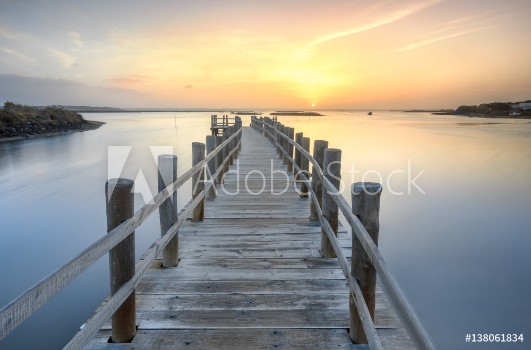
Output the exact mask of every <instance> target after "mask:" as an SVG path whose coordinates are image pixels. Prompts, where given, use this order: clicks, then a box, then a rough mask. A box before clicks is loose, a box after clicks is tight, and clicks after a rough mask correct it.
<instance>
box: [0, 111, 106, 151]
mask: <svg viewBox="0 0 531 350" xmlns="http://www.w3.org/2000/svg"><path fill="white" fill-rule="evenodd" d="M103 124H105V123H103V122H97V121H89V120H86V119H84V118H83V117H82V116H81V114H79V113H76V112H72V111H68V110H65V109H63V108H57V107H45V108H35V107H30V106H23V105H17V104H14V103H11V102H6V103H5V104H4V108H3V109H1V110H0V142H1V141H12V140H20V139H28V138H33V137H41V136H55V135H64V134H68V133H71V132H76V131H88V130H94V129H97V128H99V127H100V126H102V125H103Z"/></svg>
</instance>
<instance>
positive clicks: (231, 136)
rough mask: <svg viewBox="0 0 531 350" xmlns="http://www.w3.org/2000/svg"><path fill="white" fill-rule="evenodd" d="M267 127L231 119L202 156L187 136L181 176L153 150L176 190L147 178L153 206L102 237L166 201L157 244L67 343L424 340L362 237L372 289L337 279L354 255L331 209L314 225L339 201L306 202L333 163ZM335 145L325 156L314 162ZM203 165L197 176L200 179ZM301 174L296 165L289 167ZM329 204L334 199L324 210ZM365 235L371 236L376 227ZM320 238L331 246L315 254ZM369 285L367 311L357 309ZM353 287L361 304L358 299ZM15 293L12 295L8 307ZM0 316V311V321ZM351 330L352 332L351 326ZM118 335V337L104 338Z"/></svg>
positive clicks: (207, 345) (412, 343)
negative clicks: (189, 161)
mask: <svg viewBox="0 0 531 350" xmlns="http://www.w3.org/2000/svg"><path fill="white" fill-rule="evenodd" d="M279 124H280V123H278V122H273V121H272V120H267V119H262V118H260V119H257V118H255V117H253V118H252V126H253V127H252V128H247V127H245V128H242V127H241V121H237V122H236V124H235V125H234V126H232V127H230V128H227V129H224V131H225V133H224V136H223V137H220V136H217V137H216V136H215V135H214V136H208V137H207V142H206V148H207V149H206V157H205V149H204V145H202V144H199V145H196V144H194V164H193V167H192V168H191V169H190V170H189V171H187V172H186V173H185V174H183V175H182V176H181V177H180V178H177V177H176V169H171V165H170V167H169V168H170V170H169V171H168V170H163V169H162V168H161V160H160V159H159V171H160V172H161V177H162V178H164V176H165V175H164V174H163V173H164V172H166V175H168V174H170V175H169V176H170V179H171V181H169V182H173V184H172V186H175V187H173V188H170V187H172V186H159V189H161V188H162V191H161V192H160V193H159V195H157V196H156V197H155V198H154V200H153V203H148V205H146V206H147V208H142V209H141V210H139V211H138V212H137V213H136V214H134V215H133V214H132V213H131V215H129V217H131V216H132V217H131V218H130V219H128V220H126V221H125V222H123V220H121V221H122V222H123V224H120V225H114V224H110V226H109V234H108V236H113V235H114V236H116V239H115V241H117V242H122V243H123V240H122V239H120V237H121V236H126V237H131V236H128V233H131V232H132V230H134V228H135V227H138V226H139V225H140V224H141V223H142V222H143V221H144V220H145V218H146V217H147V215H149V214H150V213H151V212H153V211H154V210H155V209H156V208H158V207H159V206H161V208H163V206H166V207H165V209H164V210H160V212H161V214H160V215H161V229H162V236H161V239H160V240H159V241H157V242H156V243H154V245H153V246H152V247H150V249H148V251H147V252H146V253H145V254H144V256H143V257H142V258H141V259H140V261H138V262H136V266H133V271H132V273H133V275H132V276H129V277H128V278H126V280H124V281H123V282H122V284H123V286H122V288H116V290H113V292H115V294H114V295H112V297H110V298H108V299H107V300H106V301H105V302H104V303H103V304H102V305H101V306H100V308H99V309H98V310H96V312H95V314H94V316H93V317H92V318H91V319H90V320H89V321H88V322H87V323H86V325H84V327H82V329H81V330H80V332H79V333H78V334H77V335H76V337H74V339H72V341H71V342H70V343H69V344H68V345H67V346H66V347H65V348H66V349H80V348H85V349H181V348H186V349H333V348H338V349H369V348H371V349H378V348H381V349H415V348H421V349H424V348H425V349H434V348H435V347H434V346H433V343H432V342H431V339H430V338H429V336H428V335H427V333H425V330H424V329H423V327H422V325H421V324H420V321H419V320H418V319H417V317H416V315H415V314H414V312H413V311H412V309H411V307H410V306H409V304H408V303H407V300H406V299H405V297H404V296H403V295H402V294H401V293H402V292H401V291H400V289H399V288H398V286H397V285H396V286H395V285H394V283H396V281H394V279H393V278H392V275H391V276H388V275H386V274H388V273H389V272H387V270H386V269H388V268H387V265H385V263H382V262H381V261H379V260H378V259H381V256H380V255H379V253H378V252H377V248H376V246H375V245H374V244H365V243H361V245H360V246H359V247H358V248H359V249H368V250H367V254H368V255H369V258H368V261H369V263H367V266H369V267H370V269H372V270H371V271H373V270H374V269H376V270H374V271H376V272H378V274H379V276H380V278H381V280H382V285H381V286H380V285H378V286H376V287H375V286H374V282H372V285H371V282H370V280H371V278H372V279H373V280H374V279H375V277H374V276H375V275H374V276H373V277H369V278H368V279H367V278H366V280H367V281H369V282H366V281H365V280H364V277H363V273H362V272H359V274H358V275H357V278H358V281H356V279H354V278H353V277H352V276H351V275H350V266H349V263H348V262H347V260H348V261H351V259H352V257H351V255H352V252H353V251H356V250H355V249H356V247H354V249H353V241H354V242H355V240H353V239H352V236H353V233H351V232H350V231H351V228H350V227H349V228H348V230H347V229H345V228H344V227H342V226H341V225H338V226H337V228H336V227H333V226H334V225H335V224H334V219H333V218H331V219H330V220H327V221H325V222H324V225H323V217H324V215H325V214H327V215H329V216H331V215H333V214H334V210H335V216H336V218H335V222H336V223H337V211H338V208H339V210H343V206H344V203H343V202H341V200H339V201H338V199H337V198H336V197H337V196H336V195H333V194H331V195H328V197H329V198H327V197H326V196H323V201H324V202H323V205H322V206H323V209H321V208H320V207H319V205H318V204H317V203H318V201H317V200H316V199H314V200H313V201H312V199H313V197H315V192H314V191H315V190H320V189H321V188H322V189H323V191H325V190H326V189H328V188H329V186H330V183H329V181H328V180H327V176H329V175H333V172H334V170H333V169H332V168H330V167H328V168H329V171H331V172H332V174H330V173H328V172H327V170H325V171H324V172H323V173H322V174H321V176H319V171H320V169H317V166H318V162H317V161H315V159H314V158H311V157H312V156H311V155H310V154H309V153H308V150H309V145H308V144H309V140H302V139H303V138H302V135H300V139H301V141H302V142H301V143H300V144H299V143H296V142H294V135H293V130H291V131H290V130H289V128H287V127H286V128H285V130H283V132H282V131H281V125H279ZM282 128H283V127H282ZM290 140H291V141H290ZM201 147H202V148H201ZM201 149H202V155H201V154H200V153H201V151H200V150H201ZM318 149H319V147H317V148H316V149H315V150H314V151H316V150H317V152H319V150H318ZM198 150H199V151H198ZM293 151H295V154H294V153H293ZM321 151H322V152H324V148H322V149H321ZM297 152H298V153H297ZM218 154H219V155H221V156H222V157H218ZM334 154H335V155H337V152H336V153H334V151H333V150H330V151H327V152H326V154H325V157H324V158H325V159H324V161H325V164H326V161H327V157H328V158H330V157H332V156H333V155H334ZM236 156H237V157H236ZM314 156H315V154H314ZM221 158H223V159H221ZM305 158H306V159H307V162H306V164H305V162H304V159H305ZM308 158H310V160H309V161H308ZM318 158H319V155H317V160H319V159H318ZM314 161H315V162H314ZM320 161H321V162H322V161H323V159H321V160H320ZM328 161H331V159H328ZM309 162H312V164H314V167H315V169H314V171H315V170H317V172H316V173H315V174H314V176H313V177H314V179H315V177H316V176H317V177H320V178H321V180H320V184H317V185H319V186H320V187H319V186H313V184H312V182H311V180H310V178H309V173H308V172H307V170H308V163H309ZM229 164H232V165H231V166H230V167H228V165H229ZM288 165H290V166H289V169H288ZM162 167H164V165H162ZM321 167H322V165H321ZM166 168H167V166H166ZM205 168H206V169H208V170H209V171H207V172H206V174H205V175H204V176H205V178H204V179H205V180H206V181H202V180H203V179H202V178H201V176H203V172H202V169H205ZM330 169H332V170H330ZM300 170H306V172H300V173H299V174H297V176H294V173H297V171H300ZM199 174H200V175H199ZM209 174H210V175H209ZM192 177H193V181H194V189H195V190H194V192H193V199H192V200H191V201H190V203H188V205H187V207H186V208H185V209H184V210H183V211H181V213H179V215H177V216H175V217H173V218H172V219H168V218H167V217H163V216H164V215H165V214H164V212H165V211H166V210H168V208H169V210H170V211H171V210H172V207H171V201H170V200H169V199H170V198H171V196H172V193H173V192H174V191H175V190H176V188H178V187H179V186H180V185H182V183H184V182H185V181H186V180H188V179H190V178H192ZM169 182H168V181H165V182H164V184H168V183H169ZM301 185H302V186H301ZM301 189H302V191H301ZM306 192H309V194H308V193H306ZM339 196H340V195H339ZM205 198H208V200H205ZM378 198H379V197H378ZM125 200H126V201H127V199H125ZM378 200H379V199H378ZM327 201H329V202H327ZM334 201H338V202H337V205H336V206H335V207H334V206H333V205H332V203H335V202H334ZM111 203H112V201H111ZM310 203H314V204H312V205H310ZM342 203H343V204H342ZM316 204H317V207H316ZM173 210H175V207H173ZM326 210H328V211H326ZM325 211H326V212H325ZM330 213H332V214H330ZM363 215H364V214H363V213H360V214H359V215H358V217H359V218H360V219H361V221H362V222H363V221H366V220H367V219H366V218H365V219H364V216H363ZM310 217H313V219H314V220H313V221H312V220H310ZM325 220H326V219H325ZM353 220H358V219H357V218H356V217H355V216H354V215H350V216H347V221H348V222H349V225H354V226H355V227H354V230H360V229H359V228H358V227H357V226H356V225H360V226H361V223H360V221H359V220H358V221H357V223H353ZM363 224H364V225H366V226H367V230H368V231H369V232H367V231H365V228H363V229H361V231H364V233H363V232H362V234H372V229H371V228H370V227H369V226H370V225H371V223H370V222H368V223H365V222H364V223H363ZM115 226H116V227H115ZM336 232H337V233H336ZM334 235H335V236H337V238H335V237H334ZM326 237H328V240H329V241H327V238H326ZM375 238H376V239H375V241H376V242H377V229H376V237H375ZM373 239H374V237H373ZM323 242H324V243H323ZM326 242H328V243H326ZM122 243H118V245H116V243H107V246H110V247H111V248H110V249H112V251H113V252H114V253H113V254H114V255H116V254H118V255H120V254H121V253H120V252H118V253H117V252H116V250H117V249H121V248H120V245H122ZM98 244H100V245H101V244H104V243H98V242H97V243H95V245H98ZM327 244H328V246H327ZM323 245H324V246H325V250H326V249H329V250H330V251H329V252H326V251H323ZM365 246H370V247H369V248H365ZM326 247H328V248H326ZM90 248H91V247H89V248H88V249H87V250H90ZM97 248H98V249H99V250H101V249H106V248H101V247H99V246H98V247H97ZM125 249H127V248H125ZM374 249H376V253H374V252H373V250H374ZM89 253H90V252H89ZM122 253H123V252H122ZM323 255H325V256H327V255H328V256H330V255H331V256H330V257H323ZM335 255H337V258H336V257H335ZM100 256H101V255H100ZM95 258H96V257H95ZM95 258H94V259H95ZM172 261H174V263H171V262H172ZM352 261H354V259H352ZM359 261H361V260H359ZM359 261H358V264H359ZM371 261H372V263H371ZM175 264H176V266H171V265H175ZM68 265H69V264H67V266H68ZM111 265H112V262H111ZM163 265H165V266H163ZM358 269H360V267H359V266H358ZM353 270H354V268H353ZM345 271H348V274H347V276H348V278H346V277H345ZM59 272H60V271H59ZM52 277H53V278H55V277H57V278H60V277H61V276H55V277H54V276H52ZM52 277H51V278H52ZM73 277H75V276H73ZM73 277H71V278H73ZM358 283H359V285H358ZM390 285H391V287H390ZM40 287H41V286H39V285H36V286H35V287H34V289H36V290H37V291H38V290H39V288H40ZM133 290H134V292H132V291H133ZM383 290H386V293H384V292H383ZM367 291H368V292H367ZM30 292H31V291H30ZM131 293H133V294H131ZM367 293H368V294H367ZM371 293H372V295H374V296H375V297H374V298H373V299H374V300H373V301H372V303H375V306H374V304H373V306H370V305H371V301H370V299H371V297H370V294H371ZM362 294H363V296H362ZM366 295H367V296H366ZM386 295H387V296H386ZM131 296H132V298H133V300H135V301H136V303H133V306H132V307H131V306H127V307H125V310H124V305H126V304H123V302H124V301H126V300H130V299H131ZM364 296H365V298H366V303H365V302H358V301H357V300H358V299H357V298H363V297H364ZM355 297H356V299H355ZM367 298H368V299H367ZM388 298H389V300H390V301H391V302H392V303H393V304H394V305H393V306H394V309H397V308H398V310H397V311H396V312H395V310H394V309H393V307H392V306H391V304H390V302H389V301H388ZM23 299H24V296H21V297H20V298H19V300H16V301H14V304H15V306H16V303H19V302H20V303H23V301H24V300H23ZM20 300H22V301H20ZM349 300H350V302H349ZM403 303H405V304H403ZM135 304H136V305H135ZM21 305H22V304H21ZM397 305H398V306H397ZM9 307H13V303H12V305H8V307H7V308H4V309H2V314H0V316H2V317H4V316H6V315H5V314H8V312H9V311H10V309H9ZM19 307H20V305H19ZM37 307H38V306H37ZM371 308H373V310H371ZM135 309H136V310H135ZM19 310H20V308H19ZM357 310H361V312H358V311H357ZM397 313H398V315H399V316H400V319H399V317H397ZM113 314H114V316H113V322H112V323H111V322H110V321H109V319H110V317H111V316H112V315H113ZM11 315H13V314H11ZM120 315H121V316H120ZM124 315H125V316H124ZM6 317H7V316H6ZM131 318H132V319H131ZM4 319H5V317H4ZM4 319H3V318H0V321H2V322H3V323H2V325H5V324H6V323H5V322H4ZM356 320H357V321H356ZM21 321H22V320H21ZM21 321H20V322H21ZM17 322H18V321H17ZM353 322H358V323H353ZM15 326H16V325H15ZM114 327H116V328H115V329H112V328H114ZM353 327H354V328H356V327H357V328H359V329H358V330H357V332H355V331H353ZM111 329H112V330H111ZM349 329H350V334H349ZM358 333H359V334H361V336H360V335H359V334H358ZM120 334H123V336H124V337H125V338H123V339H125V340H122V341H123V342H121V343H113V342H111V337H112V338H113V341H114V340H115V338H116V337H118V336H121V335H120ZM128 334H129V335H128ZM410 335H411V336H410ZM131 336H132V339H130V338H131ZM419 338H420V339H419ZM352 339H354V340H357V341H356V342H357V343H361V344H354V343H353V340H352ZM363 343H365V344H363ZM369 344H370V347H369Z"/></svg>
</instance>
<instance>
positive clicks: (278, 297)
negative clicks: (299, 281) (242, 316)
mask: <svg viewBox="0 0 531 350" xmlns="http://www.w3.org/2000/svg"><path fill="white" fill-rule="evenodd" d="M138 307H139V309H142V310H150V311H182V310H186V311H188V310H203V311H208V310H279V311H284V310H308V309H348V295H347V294H346V293H344V294H332V295H325V294H315V295H313V296H311V297H308V296H307V295H305V294H224V295H219V294H218V295H213V294H210V295H190V294H187V295H173V294H158V295H151V294H146V295H139V297H138Z"/></svg>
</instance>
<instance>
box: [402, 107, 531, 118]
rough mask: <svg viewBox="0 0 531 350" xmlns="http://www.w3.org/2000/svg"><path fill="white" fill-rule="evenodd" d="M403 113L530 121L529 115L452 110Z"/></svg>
mask: <svg viewBox="0 0 531 350" xmlns="http://www.w3.org/2000/svg"><path fill="white" fill-rule="evenodd" d="M402 112H404V113H431V114H433V115H455V116H457V117H467V118H490V119H531V115H492V114H462V113H457V112H455V111H452V110H445V109H442V110H429V109H426V110H424V109H411V110H406V111H402Z"/></svg>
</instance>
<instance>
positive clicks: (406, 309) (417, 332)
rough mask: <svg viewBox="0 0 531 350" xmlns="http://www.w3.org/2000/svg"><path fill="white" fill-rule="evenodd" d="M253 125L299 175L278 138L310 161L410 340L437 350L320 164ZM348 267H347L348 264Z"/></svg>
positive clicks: (270, 131) (261, 126) (274, 131)
mask: <svg viewBox="0 0 531 350" xmlns="http://www.w3.org/2000/svg"><path fill="white" fill-rule="evenodd" d="M251 124H252V125H253V124H254V126H255V127H258V128H259V129H261V130H262V132H265V133H267V134H268V135H269V136H270V137H269V139H270V140H271V142H273V143H274V145H276V147H277V149H278V150H279V151H280V152H282V153H283V154H284V156H285V157H288V158H290V161H292V162H293V164H294V166H295V167H296V168H298V171H300V168H299V167H298V166H297V165H296V164H295V161H294V160H293V159H291V157H289V156H288V154H287V152H285V151H284V149H283V145H281V144H280V143H278V142H277V141H276V140H277V137H280V139H283V140H287V142H289V143H290V144H292V145H293V146H294V147H295V148H296V149H297V150H298V151H299V152H300V153H301V155H303V156H304V157H306V158H307V159H308V161H309V162H310V163H312V166H313V167H314V168H315V169H316V174H317V175H318V176H319V178H320V179H321V181H322V184H323V186H324V188H325V189H326V190H327V191H329V194H330V195H331V197H332V198H333V200H334V202H335V203H336V204H337V206H338V208H339V209H340V210H341V212H342V213H343V215H344V216H345V218H346V219H347V222H348V223H349V225H350V226H351V228H352V231H353V232H354V234H355V235H356V238H358V240H359V241H360V243H361V245H362V247H363V248H364V250H365V252H366V253H367V255H368V256H369V259H370V261H371V263H372V265H373V266H374V268H375V269H376V271H377V273H378V276H379V277H380V280H381V282H382V289H383V291H384V293H385V295H386V296H387V298H388V299H389V302H390V303H391V305H392V306H393V308H394V309H395V312H396V313H397V315H398V317H399V318H400V320H401V321H402V323H403V325H404V327H405V328H406V331H407V332H408V334H409V336H410V337H411V339H412V340H413V341H414V342H415V344H416V345H417V346H418V347H419V348H420V349H436V347H435V344H434V343H433V340H432V339H431V337H430V335H429V334H428V332H427V331H426V329H425V328H424V326H423V324H422V322H421V321H420V319H419V317H418V316H417V314H416V313H415V311H414V309H413V307H412V306H411V304H410V302H409V301H408V299H407V297H406V296H405V294H404V292H403V291H402V289H401V288H400V285H399V284H398V281H397V280H396V278H395V277H394V275H393V273H392V272H391V269H390V268H389V266H388V265H387V263H386V262H385V260H384V258H383V256H382V255H381V253H380V251H379V249H378V247H377V246H376V244H375V243H374V242H373V240H372V239H371V238H370V235H369V233H368V232H367V230H366V229H365V227H364V226H363V224H362V223H361V222H360V220H359V219H358V217H356V216H355V215H354V214H352V208H351V207H350V205H349V204H348V203H347V201H346V200H345V198H343V196H342V195H341V193H339V191H338V190H337V188H335V187H334V185H333V184H332V183H331V182H330V181H329V180H328V179H327V178H326V177H324V176H323V171H322V169H321V168H320V167H319V164H318V163H317V161H316V160H315V159H314V158H313V156H312V155H311V154H310V153H309V152H307V151H306V150H304V148H302V146H301V145H299V144H298V143H296V142H295V141H293V140H292V139H291V138H290V137H288V136H287V135H286V134H284V133H282V132H280V131H279V130H277V129H276V128H274V127H272V126H271V125H270V124H268V123H266V122H264V121H263V120H260V119H257V118H252V119H251ZM258 125H259V126H258ZM299 176H300V177H301V178H303V179H304V180H303V181H304V182H307V183H310V182H309V180H308V179H307V178H306V176H304V174H303V175H300V174H299ZM309 188H310V190H311V192H312V199H313V200H314V204H315V206H316V209H317V208H318V209H317V210H318V214H319V218H320V221H321V224H322V225H323V226H324V228H325V231H326V232H327V236H328V238H329V239H330V241H331V243H332V242H333V241H334V243H332V245H338V242H337V237H336V236H335V235H334V234H330V232H328V231H329V230H328V229H327V228H326V226H327V225H326V224H325V223H323V222H326V223H327V220H326V218H323V216H322V213H321V208H320V207H319V204H318V203H317V200H316V199H315V193H313V190H312V189H311V185H310V186H309ZM338 247H339V245H338ZM339 250H340V249H337V250H336V248H334V251H335V252H336V255H337V256H338V259H339V260H340V261H339V262H340V265H341V264H343V263H344V262H341V259H340V258H339V256H340V255H339V254H338V253H339ZM346 263H347V264H348V261H347V262H346ZM342 269H343V266H342ZM349 271H350V270H349V269H347V270H346V272H345V270H344V271H343V272H344V274H345V277H346V278H347V280H348V281H349V286H350V283H351V279H353V278H351V277H352V276H351V275H350V273H348V272H349ZM356 284H357V283H356ZM358 288H359V286H358ZM360 292H361V291H360ZM355 297H356V295H355ZM356 300H359V299H357V297H356ZM362 300H363V299H362ZM363 304H365V303H363ZM357 307H358V305H357ZM365 307H366V306H365ZM358 311H359V307H358ZM363 317H364V316H363V315H362V314H361V313H360V318H361V319H362V322H363ZM363 327H364V330H365V331H366V333H367V338H368V340H369V334H370V329H369V330H367V329H366V328H365V327H366V325H365V323H364V324H363ZM371 347H372V345H371Z"/></svg>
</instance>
